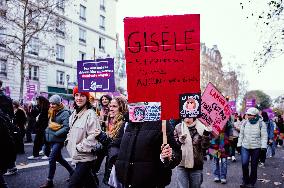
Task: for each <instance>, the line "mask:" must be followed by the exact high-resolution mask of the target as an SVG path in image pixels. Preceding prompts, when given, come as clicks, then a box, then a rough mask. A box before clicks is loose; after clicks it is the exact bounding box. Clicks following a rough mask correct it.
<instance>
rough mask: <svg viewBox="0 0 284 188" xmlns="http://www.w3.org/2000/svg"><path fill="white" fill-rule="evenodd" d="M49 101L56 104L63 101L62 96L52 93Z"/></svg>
mask: <svg viewBox="0 0 284 188" xmlns="http://www.w3.org/2000/svg"><path fill="white" fill-rule="evenodd" d="M49 102H50V103H54V104H60V103H61V97H60V96H59V95H52V96H51V97H50V98H49Z"/></svg>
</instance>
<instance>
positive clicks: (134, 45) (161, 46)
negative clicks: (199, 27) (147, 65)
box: [127, 29, 194, 53]
mask: <svg viewBox="0 0 284 188" xmlns="http://www.w3.org/2000/svg"><path fill="white" fill-rule="evenodd" d="M193 33H194V30H193V29H191V30H186V31H184V32H183V33H179V35H183V40H182V41H177V38H178V37H177V35H178V34H177V33H176V32H165V31H164V32H162V33H159V35H161V38H160V39H159V40H155V38H157V37H156V35H157V33H156V32H153V33H147V32H143V33H142V32H139V31H135V32H132V33H130V34H129V35H128V37H127V49H128V51H129V52H131V53H139V52H141V50H142V49H144V51H145V52H149V51H151V52H158V51H192V50H194V49H193V48H192V47H190V44H192V41H190V40H191V39H192V35H193ZM171 38H173V39H174V44H171V43H169V39H171ZM179 38H180V37H179ZM141 39H142V40H143V41H141ZM179 44H185V45H179ZM142 45H143V48H142ZM149 47H151V49H150V50H149V49H148V48H149ZM153 47H154V48H153Z"/></svg>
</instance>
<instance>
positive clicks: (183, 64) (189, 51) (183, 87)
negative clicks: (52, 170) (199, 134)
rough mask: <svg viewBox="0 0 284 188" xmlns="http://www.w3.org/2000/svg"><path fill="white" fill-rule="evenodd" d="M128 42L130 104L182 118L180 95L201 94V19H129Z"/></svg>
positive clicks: (177, 17) (125, 33)
mask: <svg viewBox="0 0 284 188" xmlns="http://www.w3.org/2000/svg"><path fill="white" fill-rule="evenodd" d="M124 39H125V56H126V63H127V65H126V71H127V90H128V101H129V102H130V103H131V102H133V103H134V102H141V101H143V102H147V101H156V102H162V119H170V118H179V94H183V93H195V92H199V91H200V15H197V14H196V15H194V14H193V15H175V16H157V17H143V18H125V19H124Z"/></svg>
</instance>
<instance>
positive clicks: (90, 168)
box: [0, 82, 284, 188]
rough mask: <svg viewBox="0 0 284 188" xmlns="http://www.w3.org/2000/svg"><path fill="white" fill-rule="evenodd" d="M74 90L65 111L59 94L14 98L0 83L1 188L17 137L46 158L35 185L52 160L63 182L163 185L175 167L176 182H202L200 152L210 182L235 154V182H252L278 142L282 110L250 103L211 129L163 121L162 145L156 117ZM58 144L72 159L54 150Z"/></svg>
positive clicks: (19, 146)
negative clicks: (23, 100) (137, 116)
mask: <svg viewBox="0 0 284 188" xmlns="http://www.w3.org/2000/svg"><path fill="white" fill-rule="evenodd" d="M1 84H2V82H1ZM0 87H1V86H0ZM73 96H74V99H75V100H74V110H73V111H70V110H69V109H67V108H66V107H65V106H64V104H63V103H62V98H61V97H60V96H59V95H53V96H51V97H50V98H49V99H47V98H45V97H43V96H39V97H37V98H36V102H29V103H27V104H23V105H21V104H20V103H19V102H18V101H15V100H14V101H12V100H11V99H10V98H9V97H7V96H6V95H5V94H4V92H3V91H2V90H0V103H1V105H0V119H1V122H0V129H1V131H0V133H1V135H0V139H1V140H0V144H1V148H4V151H6V152H5V155H0V157H1V159H0V187H8V185H7V184H6V183H5V180H4V177H3V176H4V175H13V174H15V173H17V168H16V164H15V162H16V156H17V154H23V153H25V151H24V142H32V141H33V154H32V156H29V157H28V159H29V160H33V159H48V160H49V172H48V174H47V179H46V182H43V184H42V186H40V187H41V188H49V187H53V186H54V184H56V182H54V181H53V179H54V176H55V171H56V162H59V163H60V164H61V165H62V166H63V167H65V168H66V170H67V171H68V173H69V178H68V187H70V188H77V187H99V184H100V183H104V184H106V185H108V186H109V187H121V188H122V187H135V188H140V187H141V188H145V187H147V188H156V187H157V188H158V187H159V188H162V187H165V186H167V185H169V184H170V182H171V175H172V169H173V168H175V167H176V168H177V187H179V188H187V187H194V188H195V187H201V184H202V182H203V163H204V160H205V159H207V155H209V156H210V158H211V163H212V174H213V175H214V177H213V179H212V182H216V183H221V184H226V183H229V182H227V169H228V168H229V163H228V160H232V162H236V154H240V155H241V165H242V172H243V173H242V174H243V177H242V178H241V181H242V183H241V185H240V187H254V186H255V184H256V180H257V168H258V167H263V166H264V165H265V161H266V158H271V157H273V156H274V155H275V149H276V147H282V146H283V139H284V123H283V118H282V116H281V115H279V116H277V117H276V118H274V119H271V118H269V116H268V114H267V113H266V112H264V111H262V112H261V111H259V110H258V109H256V108H249V109H248V110H247V111H246V113H245V115H244V116H241V115H240V114H237V113H235V114H232V116H231V117H230V118H229V120H228V121H227V123H226V125H225V126H224V129H223V130H221V131H220V134H219V135H218V136H214V135H213V134H212V129H211V128H209V127H207V126H205V125H204V124H202V123H201V122H200V121H199V120H198V119H197V118H184V119H181V120H171V121H168V122H167V125H166V130H167V135H166V136H167V141H168V142H167V144H163V135H162V132H161V124H162V122H161V121H153V122H130V121H129V117H128V108H127V100H126V99H125V97H122V96H119V97H114V98H112V97H110V96H109V95H103V96H102V97H101V98H100V99H95V98H94V97H93V96H91V95H90V93H88V92H79V91H78V87H74V89H73ZM32 133H33V134H35V137H34V140H32V138H33V137H32ZM25 138H26V140H25ZM64 146H65V147H66V148H67V151H68V153H69V155H70V157H71V158H72V164H69V163H68V162H67V161H66V160H65V159H64V158H63V156H62V154H61V150H62V149H63V147H64ZM5 148H6V149H5ZM41 155H44V156H41ZM104 159H106V162H105V172H104V178H103V181H102V182H99V180H98V177H97V173H98V172H99V170H100V167H101V164H102V162H103V160H104ZM249 162H250V163H249ZM249 164H250V165H251V169H250V170H249Z"/></svg>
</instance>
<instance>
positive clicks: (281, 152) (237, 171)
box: [5, 144, 284, 188]
mask: <svg viewBox="0 0 284 188" xmlns="http://www.w3.org/2000/svg"><path fill="white" fill-rule="evenodd" d="M25 151H26V154H24V155H19V156H18V159H17V167H18V169H19V171H18V174H17V175H13V176H8V177H7V176H5V178H6V180H7V182H8V184H9V186H10V187H11V188H19V187H21V188H38V187H39V186H40V185H41V184H42V183H44V182H45V180H46V177H47V174H48V160H27V157H28V156H30V155H31V153H32V144H25ZM63 155H64V157H66V158H67V159H68V161H70V158H69V156H68V154H67V151H66V149H65V148H64V150H63ZM283 160H284V148H277V151H276V156H275V157H273V158H271V159H267V162H266V165H265V167H264V168H259V170H258V179H259V180H258V181H257V188H268V187H279V188H280V187H284V174H281V173H283V172H284V163H283ZM103 166H104V165H102V168H101V170H100V172H99V179H100V182H102V177H103V171H104V170H103ZM173 172H174V173H173V176H172V183H171V184H170V185H169V186H168V188H171V187H176V180H175V178H176V176H175V170H174V171H173ZM241 173H242V171H241V163H240V156H239V155H238V156H237V162H236V163H232V162H231V161H230V162H229V165H228V177H227V181H228V183H227V184H226V185H221V184H219V183H214V182H213V176H212V170H211V161H210V160H209V161H206V162H205V165H204V174H203V175H204V182H203V184H202V187H204V188H206V187H210V188H217V187H230V188H233V187H239V184H240V183H241ZM67 178H68V173H67V171H66V170H65V169H64V168H63V167H62V166H61V165H58V168H57V170H56V174H55V179H54V184H55V187H56V188H63V187H67V184H68V183H67V181H66V180H67ZM279 183H281V184H279ZM278 184H279V185H278ZM100 187H101V188H106V187H107V186H105V185H104V184H103V183H100Z"/></svg>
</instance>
